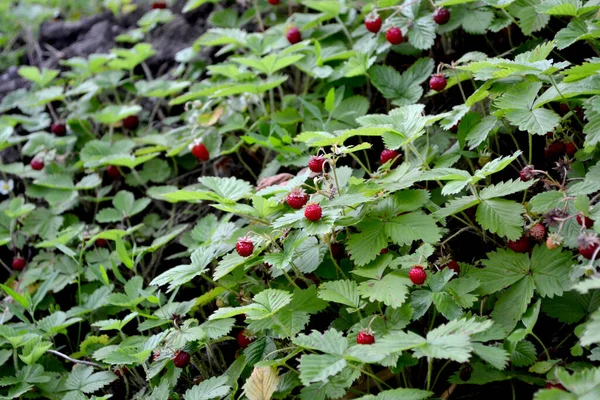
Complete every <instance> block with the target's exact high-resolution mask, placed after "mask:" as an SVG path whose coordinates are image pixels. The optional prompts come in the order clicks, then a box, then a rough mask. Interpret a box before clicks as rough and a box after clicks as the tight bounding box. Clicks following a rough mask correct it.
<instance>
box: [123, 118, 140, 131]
mask: <svg viewBox="0 0 600 400" xmlns="http://www.w3.org/2000/svg"><path fill="white" fill-rule="evenodd" d="M121 122H122V123H123V126H124V127H125V128H126V129H129V130H134V129H135V128H137V127H138V125H139V124H140V119H139V118H138V117H137V115H130V116H129V117H125V118H123V120H122V121H121Z"/></svg>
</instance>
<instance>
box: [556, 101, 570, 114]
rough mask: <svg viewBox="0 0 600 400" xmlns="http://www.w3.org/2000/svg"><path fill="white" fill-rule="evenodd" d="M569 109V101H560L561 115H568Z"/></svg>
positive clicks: (559, 112)
mask: <svg viewBox="0 0 600 400" xmlns="http://www.w3.org/2000/svg"><path fill="white" fill-rule="evenodd" d="M569 111H571V109H570V108H569V105H568V104H567V103H560V107H559V108H558V114H559V115H560V116H561V117H564V116H565V115H567V113H568V112H569Z"/></svg>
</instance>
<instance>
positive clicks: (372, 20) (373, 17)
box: [365, 13, 383, 33]
mask: <svg viewBox="0 0 600 400" xmlns="http://www.w3.org/2000/svg"><path fill="white" fill-rule="evenodd" d="M382 23H383V22H382V21H381V17H380V16H379V14H377V13H370V14H368V15H367V16H366V17H365V27H366V28H367V30H368V31H369V32H372V33H377V32H379V30H380V29H381V24H382Z"/></svg>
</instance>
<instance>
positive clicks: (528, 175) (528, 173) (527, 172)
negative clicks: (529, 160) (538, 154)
mask: <svg viewBox="0 0 600 400" xmlns="http://www.w3.org/2000/svg"><path fill="white" fill-rule="evenodd" d="M532 170H533V168H532V167H530V166H527V167H525V168H523V169H522V170H521V171H520V172H519V178H520V179H521V180H522V181H523V182H527V181H529V180H531V179H532V178H533V173H532Z"/></svg>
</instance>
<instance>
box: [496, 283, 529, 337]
mask: <svg viewBox="0 0 600 400" xmlns="http://www.w3.org/2000/svg"><path fill="white" fill-rule="evenodd" d="M534 289H535V283H534V282H533V279H532V278H531V277H530V276H526V277H525V278H523V279H521V280H520V281H518V282H517V283H516V284H514V285H512V286H511V287H510V288H508V289H507V290H506V291H505V292H504V293H502V294H501V295H500V296H499V298H498V301H497V302H496V305H495V306H494V311H492V314H491V316H492V319H493V320H494V321H495V322H497V323H498V324H500V325H502V326H503V327H504V328H505V330H506V331H507V332H510V331H512V330H513V329H514V327H515V326H516V324H517V322H518V321H519V320H520V319H521V316H522V315H523V313H525V311H526V310H527V306H528V305H529V302H530V301H531V298H532V297H533V292H534Z"/></svg>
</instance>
